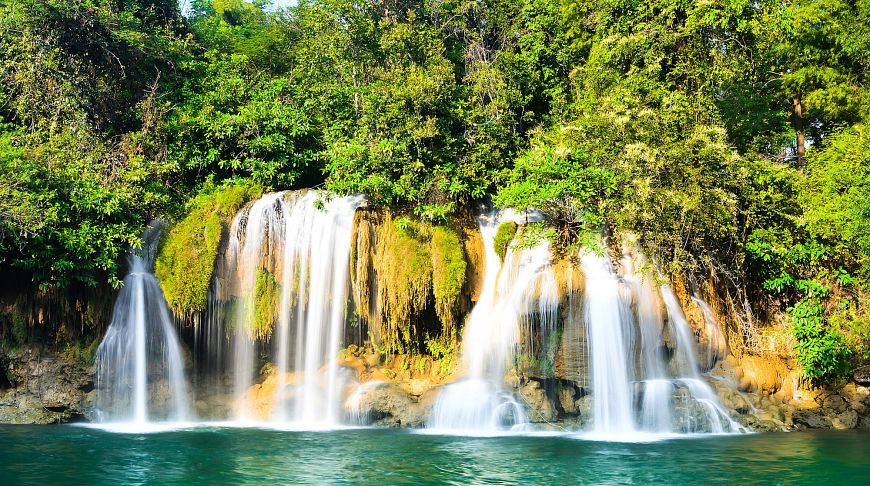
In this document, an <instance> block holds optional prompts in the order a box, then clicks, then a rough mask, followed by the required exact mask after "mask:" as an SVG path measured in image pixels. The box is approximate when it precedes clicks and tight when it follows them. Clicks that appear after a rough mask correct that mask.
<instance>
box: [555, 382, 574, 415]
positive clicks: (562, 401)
mask: <svg viewBox="0 0 870 486" xmlns="http://www.w3.org/2000/svg"><path fill="white" fill-rule="evenodd" d="M575 396H576V391H575V388H574V386H568V385H563V386H561V387H560V388H559V405H560V406H561V407H562V411H563V412H564V413H567V414H571V415H574V414H576V413H577V404H576V402H575V401H574V400H575Z"/></svg>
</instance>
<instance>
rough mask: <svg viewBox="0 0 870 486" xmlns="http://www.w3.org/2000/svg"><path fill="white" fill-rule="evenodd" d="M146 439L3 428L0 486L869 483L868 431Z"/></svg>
mask: <svg viewBox="0 0 870 486" xmlns="http://www.w3.org/2000/svg"><path fill="white" fill-rule="evenodd" d="M152 432H154V433H112V432H109V431H106V430H103V429H99V428H94V427H82V426H73V425H58V426H21V425H19V426H0V444H3V447H2V448H0V478H2V479H3V480H2V483H3V484H40V485H41V484H94V485H102V484H106V485H116V484H160V485H168V484H184V485H188V484H311V483H317V484H324V483H328V484H335V483H339V484H397V483H398V484H468V483H500V484H504V483H512V484H513V483H524V484H575V483H594V484H602V483H607V484H613V483H640V484H646V483H669V484H679V483H695V484H698V483H700V484H711V483H728V484H733V483H743V482H745V483H753V484H794V483H801V484H817V483H823V484H868V482H870V432H866V431H813V432H793V433H761V434H748V435H725V436H722V435H720V436H709V435H707V436H689V437H686V438H681V439H673V440H658V441H655V442H639V443H632V442H607V441H594V440H583V439H582V438H580V437H582V436H576V435H553V434H531V435H520V436H517V435H514V436H501V437H489V438H484V437H461V436H448V435H435V434H421V433H414V432H413V431H408V430H401V429H372V428H358V429H339V430H332V431H328V432H326V431H323V432H310V431H309V432H301V431H299V432H289V431H281V430H270V429H261V428H238V427H226V426H221V425H207V424H198V425H197V426H196V427H194V428H189V429H176V430H167V431H162V432H161V431H152Z"/></svg>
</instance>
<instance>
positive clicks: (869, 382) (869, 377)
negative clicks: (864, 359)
mask: <svg viewBox="0 0 870 486" xmlns="http://www.w3.org/2000/svg"><path fill="white" fill-rule="evenodd" d="M852 379H854V380H855V383H857V384H859V385H863V386H870V366H865V367H863V368H860V369H858V371H856V372H855V373H854V374H853V375H852Z"/></svg>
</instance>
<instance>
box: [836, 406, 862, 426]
mask: <svg viewBox="0 0 870 486" xmlns="http://www.w3.org/2000/svg"><path fill="white" fill-rule="evenodd" d="M831 423H832V425H833V426H834V428H835V429H854V428H855V427H857V426H858V412H856V411H854V410H846V411H845V412H843V413H841V414H838V415H837V416H836V417H834V419H833V420H832V421H831Z"/></svg>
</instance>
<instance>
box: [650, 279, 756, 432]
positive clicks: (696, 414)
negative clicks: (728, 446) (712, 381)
mask: <svg viewBox="0 0 870 486" xmlns="http://www.w3.org/2000/svg"><path fill="white" fill-rule="evenodd" d="M660 291H661V295H662V299H663V300H664V302H665V307H666V308H667V310H668V324H669V326H670V328H671V330H672V332H673V334H674V337H675V339H676V350H675V353H674V361H675V365H676V368H677V371H676V374H677V378H676V381H677V382H678V383H680V384H681V385H682V386H683V387H685V390H686V393H685V394H684V395H683V397H682V399H683V404H682V405H683V407H684V408H685V409H686V410H685V416H686V418H685V420H686V424H685V426H684V427H683V428H684V429H688V431H690V432H713V433H721V432H736V431H738V430H740V426H739V424H737V423H736V422H734V420H732V419H731V417H730V416H729V415H728V413H727V412H726V411H725V409H723V408H722V406H721V405H720V404H719V398H718V396H717V395H716V392H715V391H714V390H713V388H712V387H711V386H710V385H709V384H708V383H707V382H706V381H704V379H703V378H702V377H701V371H700V366H699V365H698V357H697V352H696V350H695V348H696V346H697V342H696V341H695V338H694V335H693V334H692V331H691V329H690V327H689V323H688V322H687V321H686V316H685V315H684V314H683V309H682V308H681V307H680V303H679V301H678V300H677V297H676V296H675V295H674V292H673V291H672V290H671V288H670V286H668V285H662V286H661V288H660ZM693 403H695V404H697V405H699V406H700V411H698V410H692V404H693Z"/></svg>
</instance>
